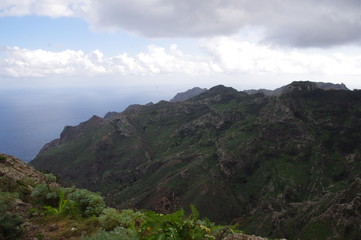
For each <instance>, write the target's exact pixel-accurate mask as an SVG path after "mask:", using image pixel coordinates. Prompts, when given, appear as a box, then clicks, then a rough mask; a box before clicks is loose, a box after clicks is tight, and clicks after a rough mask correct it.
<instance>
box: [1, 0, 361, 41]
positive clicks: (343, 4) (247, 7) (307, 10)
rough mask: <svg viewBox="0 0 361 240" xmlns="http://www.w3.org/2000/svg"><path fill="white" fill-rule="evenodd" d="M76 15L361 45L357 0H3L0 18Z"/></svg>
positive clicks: (133, 25)
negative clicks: (257, 31) (248, 30)
mask: <svg viewBox="0 0 361 240" xmlns="http://www.w3.org/2000/svg"><path fill="white" fill-rule="evenodd" d="M29 14H34V15H42V16H50V17H61V16H65V17H80V18H83V19H85V20H87V21H88V22H89V23H90V24H91V25H92V26H93V28H95V29H98V30H118V29H122V30H126V31H130V32H134V33H137V34H139V35H142V36H146V37H151V38H159V37H160V38H162V37H195V38H197V37H214V36H220V35H230V34H235V33H238V32H239V31H240V30H242V29H244V28H245V27H250V26H251V27H253V28H257V29H261V30H262V32H263V35H262V36H261V37H262V38H263V41H265V42H268V43H274V44H280V45H289V46H294V47H330V46H336V45H343V44H360V43H361V4H360V1H359V0H342V1H340V0H319V1H314V0H303V1H299V0H287V1H282V0H253V1H249V0H207V1H205V0H200V1H194V0H182V1H169V0H132V1H128V0H27V1H23V0H2V1H1V3H0V16H10V15H15V16H19V15H29Z"/></svg>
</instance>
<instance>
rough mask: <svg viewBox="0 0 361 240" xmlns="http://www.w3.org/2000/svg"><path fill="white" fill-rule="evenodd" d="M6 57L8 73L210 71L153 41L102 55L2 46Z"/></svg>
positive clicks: (194, 59)
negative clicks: (139, 49)
mask: <svg viewBox="0 0 361 240" xmlns="http://www.w3.org/2000/svg"><path fill="white" fill-rule="evenodd" d="M5 55H6V57H5V58H4V59H2V60H0V69H2V70H0V73H1V74H2V75H5V76H11V77H47V76H54V75H57V76H98V75H109V74H110V75H123V76H151V75H154V74H169V73H171V74H176V73H185V74H196V75H198V74H207V73H210V72H212V70H211V68H212V65H210V64H209V63H208V62H205V61H202V60H203V59H199V58H197V57H194V56H188V55H186V54H184V53H183V52H181V51H180V50H178V48H177V46H176V45H172V46H170V48H169V49H165V48H162V47H158V46H155V45H151V46H148V51H147V52H144V53H139V54H137V55H135V56H132V57H131V56H128V54H127V53H123V54H120V55H117V56H113V57H105V56H104V55H103V53H102V52H100V51H99V50H94V51H92V52H90V53H85V52H83V51H75V50H65V51H61V52H51V51H46V50H42V49H37V50H30V49H23V48H18V47H8V48H6V49H5Z"/></svg>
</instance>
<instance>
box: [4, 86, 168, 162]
mask: <svg viewBox="0 0 361 240" xmlns="http://www.w3.org/2000/svg"><path fill="white" fill-rule="evenodd" d="M159 100H161V99H160V97H159V96H156V95H154V93H153V96H151V95H149V94H147V93H144V92H142V93H141V92H135V91H134V89H133V91H132V92H129V91H126V90H119V89H112V90H110V89H56V90H55V89H51V90H48V89H47V90H44V89H41V90H40V89H39V90H34V89H32V90H29V89H23V90H19V89H16V90H12V89H6V90H5V89H0V153H6V154H10V155H13V156H15V157H18V158H20V159H21V160H23V161H25V162H29V161H30V160H32V159H33V158H34V157H35V156H36V155H37V154H38V152H39V151H40V149H41V148H42V147H43V146H44V144H46V143H48V142H50V141H51V140H53V139H55V138H58V137H59V136H60V133H61V131H62V130H63V128H64V126H67V125H70V126H74V125H77V124H79V123H80V122H84V121H86V120H88V119H89V118H90V117H91V116H93V115H97V116H100V117H103V116H104V115H105V114H106V113H107V112H109V111H117V112H121V111H123V110H124V109H125V108H126V107H127V106H128V105H130V104H145V103H148V102H150V101H159ZM167 100H168V99H167Z"/></svg>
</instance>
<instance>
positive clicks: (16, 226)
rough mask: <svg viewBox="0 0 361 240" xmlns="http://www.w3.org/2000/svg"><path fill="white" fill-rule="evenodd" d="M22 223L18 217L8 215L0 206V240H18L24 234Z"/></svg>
mask: <svg viewBox="0 0 361 240" xmlns="http://www.w3.org/2000/svg"><path fill="white" fill-rule="evenodd" d="M22 223H23V219H22V218H21V217H20V216H18V215H16V214H11V213H8V212H6V208H5V207H4V206H0V239H9V240H12V239H19V238H20V237H21V236H22V235H23V233H24V231H23V229H22V228H21V224H22Z"/></svg>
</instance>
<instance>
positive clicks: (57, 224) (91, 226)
mask: <svg viewBox="0 0 361 240" xmlns="http://www.w3.org/2000/svg"><path fill="white" fill-rule="evenodd" d="M19 201H22V203H23V204H27V203H28V204H29V207H28V208H27V211H28V214H30V216H31V217H30V221H31V222H32V223H30V225H33V228H34V226H40V225H41V226H42V228H43V229H44V232H41V231H39V229H37V231H38V233H37V234H36V235H35V237H36V238H37V239H45V235H46V239H59V238H66V239H83V240H97V239H110V240H111V239H124V240H127V239H129V240H136V239H139V240H140V239H146V240H153V239H154V240H162V239H173V240H177V239H194V240H196V239H215V240H216V239H223V238H224V237H226V236H227V235H229V234H233V233H239V232H240V231H239V230H237V229H236V227H235V226H220V225H215V224H214V223H212V222H210V221H209V220H208V219H201V218H200V216H199V213H198V210H197V209H196V208H195V207H194V206H192V205H191V206H190V209H189V213H188V214H186V211H185V210H183V209H181V210H179V211H176V212H174V213H171V214H159V213H155V212H152V211H145V210H144V211H143V210H142V211H138V210H131V209H126V210H121V211H119V210H116V209H114V208H109V207H106V205H105V203H104V200H103V198H102V197H101V195H100V194H98V193H93V192H90V191H88V190H85V189H77V188H63V187H60V186H59V185H57V184H55V177H54V176H53V175H51V174H46V175H45V181H44V183H40V184H35V183H34V181H32V180H31V179H25V180H20V181H14V180H12V179H10V178H8V177H6V176H2V177H0V206H1V207H0V239H23V237H24V234H26V229H24V227H23V226H24V222H25V219H24V217H22V216H21V215H24V213H22V212H21V211H20V210H19V209H18V212H17V211H16V202H19ZM25 215H27V214H25ZM28 225H29V223H28ZM46 231H48V232H46Z"/></svg>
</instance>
